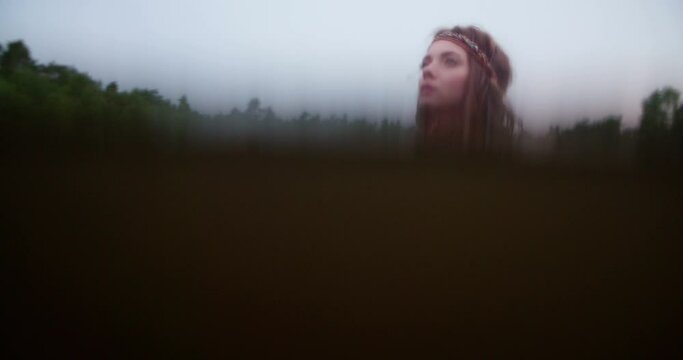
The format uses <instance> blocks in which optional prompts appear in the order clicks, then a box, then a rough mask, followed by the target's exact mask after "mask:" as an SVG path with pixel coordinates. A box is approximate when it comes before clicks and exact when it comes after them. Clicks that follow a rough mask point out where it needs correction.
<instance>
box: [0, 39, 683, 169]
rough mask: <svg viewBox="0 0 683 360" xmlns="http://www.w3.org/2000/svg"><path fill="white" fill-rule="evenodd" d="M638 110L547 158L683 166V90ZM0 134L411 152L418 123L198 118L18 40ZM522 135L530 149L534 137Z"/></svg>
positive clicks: (185, 104) (8, 62) (6, 137)
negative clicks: (625, 122)
mask: <svg viewBox="0 0 683 360" xmlns="http://www.w3.org/2000/svg"><path fill="white" fill-rule="evenodd" d="M642 108H643V111H642V115H641V119H640V124H639V127H638V128H635V129H623V128H622V122H621V116H619V115H610V116H607V117H604V118H602V119H597V120H590V119H582V120H580V121H578V122H576V123H575V124H573V125H572V126H571V127H560V126H552V127H551V128H550V131H549V132H548V134H547V136H546V137H545V140H544V141H549V142H550V147H549V148H548V147H547V146H546V147H545V150H544V151H546V152H547V153H546V154H545V155H549V156H550V158H551V159H553V160H554V161H558V162H561V163H564V164H588V165H598V166H603V165H610V164H618V165H626V166H631V165H639V166H642V167H645V168H677V169H683V105H681V101H680V92H679V91H678V90H676V89H674V88H671V87H664V88H662V89H657V90H655V91H654V92H653V93H652V94H651V95H650V96H649V97H648V98H646V99H645V100H644V101H643V104H642ZM0 134H1V135H0V140H1V142H0V147H1V148H0V151H4V152H10V153H18V152H25V151H45V150H50V151H64V150H76V151H86V152H90V153H109V152H118V151H133V152H137V151H143V150H153V151H165V152H182V151H187V150H216V149H230V150H235V149H237V150H240V151H246V152H248V153H262V152H269V151H277V150H283V149H298V150H305V151H313V152H321V151H323V152H324V151H327V150H332V151H349V150H360V151H362V152H364V153H368V152H381V153H388V154H404V155H405V154H407V155H409V154H411V153H412V151H413V144H414V142H413V141H414V137H415V126H405V125H403V124H402V123H401V122H400V121H398V120H390V119H387V118H384V119H381V121H380V120H379V119H368V118H365V117H358V118H349V116H347V115H346V114H343V115H341V116H337V115H330V116H327V117H322V116H320V115H319V114H311V113H309V112H306V111H304V112H303V113H301V114H300V115H299V116H295V117H292V118H288V119H285V118H282V117H280V116H278V115H277V114H276V113H275V112H274V111H273V110H272V109H271V108H270V107H264V106H263V105H262V104H261V102H260V101H259V99H257V98H254V99H251V100H250V101H249V102H248V104H247V105H246V107H245V108H244V110H241V109H238V108H233V109H232V111H231V112H230V113H228V114H223V113H221V114H217V115H207V114H200V113H199V112H197V111H195V110H193V109H192V107H191V105H190V102H189V100H188V98H187V97H186V96H184V95H183V96H182V97H181V98H180V99H178V101H177V104H176V103H173V102H171V101H169V100H168V99H165V98H163V97H162V96H161V95H160V94H159V93H158V92H157V91H156V90H149V89H132V90H130V91H121V90H119V87H118V85H117V83H115V82H112V83H109V84H107V85H102V84H101V83H100V82H99V81H96V80H93V79H92V78H90V76H88V75H87V74H85V73H82V72H79V71H78V70H76V69H74V68H72V67H68V66H64V65H59V64H55V63H50V64H47V65H43V64H39V63H37V62H36V61H35V60H33V59H32V58H31V54H30V51H29V49H28V47H27V46H26V45H25V44H24V43H23V42H22V41H14V42H10V43H8V44H7V46H0ZM522 138H524V139H526V140H525V141H527V145H528V139H530V138H532V137H531V136H530V135H529V133H524V134H522V136H520V139H522ZM531 141H536V142H539V141H540V140H539V139H532V140H531ZM518 144H520V146H524V144H522V142H518ZM548 150H550V151H548Z"/></svg>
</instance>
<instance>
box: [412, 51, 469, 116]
mask: <svg viewBox="0 0 683 360" xmlns="http://www.w3.org/2000/svg"><path fill="white" fill-rule="evenodd" d="M467 58H468V55H467V52H466V51H465V49H463V48H461V47H460V46H458V45H456V44H454V43H452V42H450V41H447V40H437V41H435V42H433V43H432V45H430V46H429V49H427V54H426V55H425V57H424V59H423V60H422V78H420V93H419V100H418V102H419V104H420V105H424V106H428V107H432V108H444V107H453V106H458V105H460V104H461V103H462V101H463V99H464V97H465V84H466V82H467V75H468V74H469V65H468V62H467V60H468V59H467Z"/></svg>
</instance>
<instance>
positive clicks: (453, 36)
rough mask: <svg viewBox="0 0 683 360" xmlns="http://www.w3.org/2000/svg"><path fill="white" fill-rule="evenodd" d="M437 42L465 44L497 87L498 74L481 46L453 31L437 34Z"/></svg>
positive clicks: (435, 37) (435, 38)
mask: <svg viewBox="0 0 683 360" xmlns="http://www.w3.org/2000/svg"><path fill="white" fill-rule="evenodd" d="M437 40H447V41H450V42H454V43H457V44H460V45H461V44H464V45H465V46H466V48H467V49H469V50H470V51H471V52H472V53H473V54H474V55H475V56H476V58H477V60H478V61H479V63H480V64H481V65H482V66H484V68H485V69H486V71H487V72H488V73H489V75H490V76H491V79H492V80H493V82H494V83H495V84H496V85H497V84H498V77H497V76H496V72H495V71H493V67H492V66H491V61H489V58H488V57H487V56H486V54H484V52H483V51H482V50H481V48H480V47H479V45H477V43H476V42H474V41H472V40H471V39H470V38H468V37H467V36H465V35H463V34H461V33H456V32H452V31H443V32H440V33H438V34H436V36H434V40H433V41H432V42H434V41H437Z"/></svg>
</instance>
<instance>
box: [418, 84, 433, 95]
mask: <svg viewBox="0 0 683 360" xmlns="http://www.w3.org/2000/svg"><path fill="white" fill-rule="evenodd" d="M435 90H436V88H435V87H434V86H432V85H427V84H425V85H422V86H420V94H423V95H426V94H431V93H433V92H434V91H435Z"/></svg>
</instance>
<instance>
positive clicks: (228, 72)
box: [0, 0, 683, 132]
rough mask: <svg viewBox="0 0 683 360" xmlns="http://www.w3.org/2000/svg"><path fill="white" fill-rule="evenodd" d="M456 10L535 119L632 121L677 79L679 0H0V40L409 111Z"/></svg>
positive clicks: (111, 63)
mask: <svg viewBox="0 0 683 360" xmlns="http://www.w3.org/2000/svg"><path fill="white" fill-rule="evenodd" d="M456 24H459V25H476V26H479V27H481V28H483V29H484V30H486V31H488V32H490V33H491V34H492V35H493V37H494V38H495V39H496V40H497V41H498V43H499V44H500V45H501V46H502V47H503V49H504V50H505V51H506V52H507V53H508V55H509V56H510V58H511V61H512V66H513V81H512V85H511V87H510V90H509V98H510V102H511V104H512V105H513V107H514V109H515V110H516V112H517V113H518V114H519V115H520V116H521V117H522V118H523V119H524V123H525V127H526V128H527V129H530V130H532V131H535V132H545V131H547V129H548V127H549V126H550V125H552V124H557V123H560V122H563V123H564V124H569V123H571V122H573V121H575V120H577V119H578V118H581V117H591V118H596V117H601V116H605V115H608V114H617V115H623V116H624V125H625V126H635V125H636V124H637V121H638V116H639V114H640V105H641V101H642V100H643V98H645V97H646V96H647V95H648V94H650V93H651V92H652V91H653V90H655V89H656V88H658V87H662V86H665V85H671V86H674V87H676V88H678V89H679V90H683V0H649V1H646V0H573V1H540V0H538V1H537V0H528V1H506V0H478V1H473V0H472V1H455V0H450V1H437V0H420V1H395V0H377V1H372V0H345V1H324V0H319V1H314V0H239V1H228V0H226V1H201V0H192V1H185V0H182V1H181V0H146V1H142V0H116V1H102V0H0V41H1V42H2V43H3V44H6V43H7V42H8V41H11V40H16V39H22V40H24V41H25V42H26V44H27V45H28V46H29V48H30V49H31V52H32V55H33V57H34V59H37V60H38V61H39V62H41V63H48V62H50V61H55V62H57V63H60V64H65V65H70V66H74V67H76V68H77V69H79V70H81V71H85V72H87V73H89V74H90V76H92V77H93V78H95V79H96V80H100V81H102V82H103V83H104V84H106V83H108V82H111V81H116V82H118V84H119V87H120V89H123V90H128V89H131V88H133V87H142V88H153V89H158V90H159V91H160V92H161V94H162V95H163V96H165V97H167V98H169V99H171V100H173V101H176V100H177V99H178V98H179V97H180V95H182V94H187V95H188V98H189V100H190V104H191V105H192V106H193V107H195V108H197V109H199V110H200V111H203V112H218V111H224V112H227V111H230V109H232V108H233V107H235V106H237V107H239V108H244V107H245V106H246V103H247V101H248V100H249V99H250V98H252V97H258V98H259V99H260V100H261V103H262V104H263V105H268V106H271V107H272V108H273V109H274V110H275V111H276V112H277V113H279V114H282V115H285V116H291V115H294V114H297V113H299V112H301V111H302V110H304V109H306V110H308V111H309V112H320V113H322V114H329V113H337V114H341V113H343V112H347V113H349V114H351V115H355V114H361V113H367V114H368V115H371V116H385V115H386V116H389V117H394V118H400V119H401V120H402V121H404V122H405V123H406V124H411V123H412V122H413V121H414V119H413V116H414V113H415V105H416V97H417V83H418V80H419V77H420V76H421V73H420V70H419V64H420V61H421V58H422V56H423V55H424V53H425V51H426V49H427V47H428V46H429V43H430V40H431V36H432V34H433V32H434V30H436V29H437V28H439V27H443V26H447V27H451V26H453V25H456Z"/></svg>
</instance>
